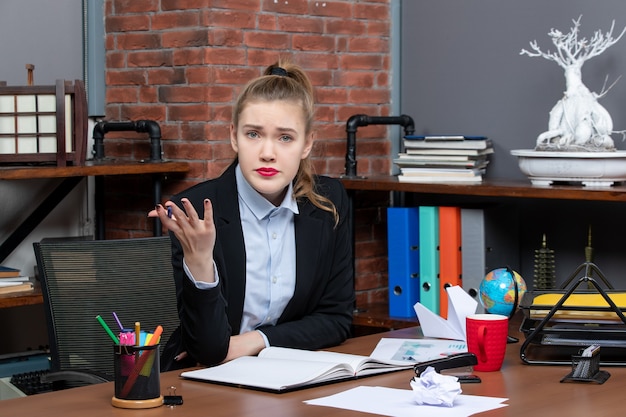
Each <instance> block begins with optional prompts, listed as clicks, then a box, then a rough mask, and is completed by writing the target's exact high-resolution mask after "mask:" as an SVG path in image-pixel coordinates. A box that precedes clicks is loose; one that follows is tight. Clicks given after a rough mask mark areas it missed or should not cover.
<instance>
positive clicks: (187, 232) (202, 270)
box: [148, 198, 215, 282]
mask: <svg viewBox="0 0 626 417" xmlns="http://www.w3.org/2000/svg"><path fill="white" fill-rule="evenodd" d="M181 203H182V205H183V208H184V209H185V210H184V211H183V210H182V209H180V207H178V206H177V205H176V204H174V203H173V202H172V201H167V202H165V204H164V205H161V204H159V205H157V206H156V207H155V209H154V210H152V211H150V212H149V213H148V216H149V217H159V219H161V222H162V224H163V226H165V227H166V228H167V229H168V230H170V231H171V232H172V233H174V235H176V238H177V239H178V240H179V241H180V244H181V246H182V248H183V253H184V258H185V264H186V265H187V267H188V268H189V271H190V272H191V274H192V275H193V277H194V279H195V280H196V281H205V282H215V276H214V275H213V248H214V246H215V223H213V205H212V204H211V200H209V199H208V198H206V199H204V218H203V219H200V217H199V216H198V213H197V212H196V209H195V208H194V207H193V205H192V204H191V203H190V202H189V200H188V199H186V198H183V199H181ZM164 206H165V207H164Z"/></svg>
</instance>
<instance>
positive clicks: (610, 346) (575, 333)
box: [520, 262, 626, 366]
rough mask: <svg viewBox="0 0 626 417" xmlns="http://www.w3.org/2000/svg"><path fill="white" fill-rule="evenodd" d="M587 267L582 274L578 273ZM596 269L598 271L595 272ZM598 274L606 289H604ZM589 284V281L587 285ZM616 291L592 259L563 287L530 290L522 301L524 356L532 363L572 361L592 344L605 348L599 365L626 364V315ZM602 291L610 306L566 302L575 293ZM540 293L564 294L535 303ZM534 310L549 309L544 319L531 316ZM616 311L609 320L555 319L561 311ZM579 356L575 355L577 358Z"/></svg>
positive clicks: (521, 350)
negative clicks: (615, 298)
mask: <svg viewBox="0 0 626 417" xmlns="http://www.w3.org/2000/svg"><path fill="white" fill-rule="evenodd" d="M581 271H584V274H583V276H582V277H580V278H578V279H577V280H576V277H577V276H578V275H579V274H580V273H581ZM594 273H595V275H594ZM592 275H594V276H596V277H598V278H599V279H600V280H601V281H602V283H603V284H604V286H606V289H603V288H602V287H601V286H600V284H599V282H598V280H597V279H596V278H594V277H592ZM583 284H586V285H583ZM618 292H619V293H624V292H625V291H616V290H615V289H614V288H613V287H612V286H611V284H610V283H609V281H608V280H607V279H606V278H605V276H604V275H603V274H602V272H601V271H600V269H599V268H598V267H597V266H596V265H595V264H593V263H592V262H585V263H583V264H581V265H580V266H579V267H578V268H577V269H576V271H574V273H573V274H572V275H571V276H570V277H569V279H568V280H567V281H566V282H565V283H564V284H563V286H562V288H561V289H560V290H542V291H529V292H527V293H526V294H525V295H524V297H522V301H521V303H520V308H521V309H522V311H523V312H524V319H523V321H522V324H521V327H520V330H521V331H522V333H524V335H525V337H526V338H525V340H524V342H523V343H522V346H521V348H520V358H521V359H522V361H523V362H524V363H525V364H530V365H571V364H572V360H573V358H574V357H575V356H576V355H577V354H578V353H579V352H580V350H581V348H585V347H587V346H589V345H592V344H598V345H600V346H601V348H602V359H601V360H600V359H599V358H597V359H596V360H597V361H598V364H597V365H598V366H600V365H606V366H626V316H624V313H623V312H622V310H621V308H620V307H618V306H617V305H616V304H615V302H614V301H613V300H612V299H611V298H610V297H609V294H612V293H618ZM574 293H576V294H581V293H582V294H600V295H601V296H602V298H603V299H604V300H605V301H606V303H607V305H606V306H593V307H590V306H573V305H564V303H565V302H566V301H567V299H568V298H569V297H570V296H571V295H572V294H574ZM540 294H563V295H562V296H561V298H560V299H559V301H558V302H557V303H556V304H555V305H553V306H552V305H535V304H533V301H534V299H535V297H536V296H537V295H540ZM531 310H542V311H548V313H547V314H546V315H545V316H544V317H543V318H541V319H539V318H533V317H531ZM568 310H569V311H584V312H596V311H597V312H613V313H615V314H616V315H617V317H618V318H619V321H618V320H615V321H611V322H609V323H604V322H603V323H595V322H594V323H589V322H587V323H580V322H576V323H569V322H567V323H566V322H563V321H558V320H555V319H554V316H555V314H556V313H557V312H560V311H568ZM574 360H575V359H574Z"/></svg>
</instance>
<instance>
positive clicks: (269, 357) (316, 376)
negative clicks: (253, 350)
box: [181, 347, 415, 392]
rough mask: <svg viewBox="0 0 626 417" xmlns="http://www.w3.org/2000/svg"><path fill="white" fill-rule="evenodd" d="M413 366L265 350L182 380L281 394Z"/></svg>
mask: <svg viewBox="0 0 626 417" xmlns="http://www.w3.org/2000/svg"><path fill="white" fill-rule="evenodd" d="M413 365H415V363H413V362H407V361H395V360H380V359H374V358H370V357H368V356H360V355H352V354H347V353H337V352H327V351H310V350H301V349H290V348H281V347H268V348H265V349H263V350H262V351H261V352H260V353H259V355H258V356H243V357H240V358H237V359H234V360H232V361H230V362H226V363H224V364H222V365H218V366H214V367H211V368H205V369H198V370H194V371H187V372H183V373H182V374H181V376H182V377H184V378H189V379H195V380H200V381H206V382H214V383H220V384H227V385H236V386H240V387H244V388H254V389H261V390H266V391H274V392H283V391H291V390H294V389H299V388H304V387H308V386H313V385H319V384H323V383H328V382H334V381H340V380H344V379H354V378H358V377H361V376H367V375H374V374H380V373H384V372H391V371H397V370H401V369H410V368H412V367H413Z"/></svg>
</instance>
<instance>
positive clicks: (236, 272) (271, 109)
mask: <svg viewBox="0 0 626 417" xmlns="http://www.w3.org/2000/svg"><path fill="white" fill-rule="evenodd" d="M313 118H314V99H313V88H312V86H311V83H310V81H309V79H308V77H307V76H306V74H305V73H304V72H303V71H302V70H301V69H300V68H299V67H298V66H296V65H291V64H289V63H281V62H278V63H276V64H274V65H271V66H270V67H268V68H267V69H266V71H265V73H264V75H263V76H261V77H259V78H257V79H254V80H252V81H251V82H249V83H248V84H247V85H246V87H245V88H244V90H243V92H242V93H241V95H240V96H239V98H238V100H237V102H236V103H235V106H234V109H233V118H232V124H231V127H230V142H231V145H232V148H233V149H234V150H235V152H236V153H237V158H236V159H235V161H234V162H233V164H232V165H230V167H229V168H227V169H226V171H225V172H224V173H223V174H222V175H221V176H220V177H218V178H216V179H213V180H209V181H206V182H204V183H201V184H198V185H196V186H194V187H192V188H190V189H188V190H186V191H184V192H182V193H180V194H179V195H177V196H175V197H174V198H173V199H172V200H171V201H168V202H166V203H165V204H164V206H162V205H159V206H157V207H156V210H155V211H153V212H152V213H151V215H153V216H154V215H158V216H159V218H160V219H161V221H162V223H163V225H164V226H165V227H167V229H168V230H169V231H170V234H171V235H172V242H173V243H172V247H173V257H172V263H173V266H174V275H175V280H176V284H177V292H178V298H179V313H180V319H181V335H182V348H181V349H182V350H184V351H185V352H184V353H183V354H182V355H179V356H178V358H181V357H183V356H185V355H188V356H189V357H190V358H191V359H192V360H193V361H197V362H199V363H201V364H203V365H207V366H210V365H214V364H217V363H221V362H223V361H228V360H231V359H234V358H236V357H239V356H244V355H256V354H257V353H259V351H261V349H263V348H264V347H266V346H270V345H271V346H285V347H293V348H303V349H320V348H324V347H328V346H333V345H337V344H340V343H341V342H343V341H344V340H345V339H346V338H347V337H349V335H350V327H351V322H352V310H353V303H354V297H355V296H354V283H353V262H352V243H351V239H352V236H351V232H350V219H349V205H348V199H347V194H346V192H345V190H344V188H343V186H342V185H341V183H340V182H339V181H337V180H335V179H332V178H328V177H323V176H315V175H314V174H313V173H312V166H311V162H310V160H309V155H310V153H311V148H312V146H313V130H312V124H313ZM168 210H169V211H170V214H171V217H169V216H168Z"/></svg>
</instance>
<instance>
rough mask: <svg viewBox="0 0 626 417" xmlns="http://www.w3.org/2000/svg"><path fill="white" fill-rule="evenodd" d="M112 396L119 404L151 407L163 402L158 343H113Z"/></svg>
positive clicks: (116, 405)
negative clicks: (113, 376) (113, 380)
mask: <svg viewBox="0 0 626 417" xmlns="http://www.w3.org/2000/svg"><path fill="white" fill-rule="evenodd" d="M113 355H114V361H115V367H114V368H115V396H114V397H113V399H112V404H113V405H114V406H115V407H120V408H152V407H158V406H160V405H162V404H163V396H162V395H161V383H160V374H159V373H160V367H159V345H158V344H157V345H150V346H125V345H114V346H113Z"/></svg>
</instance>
